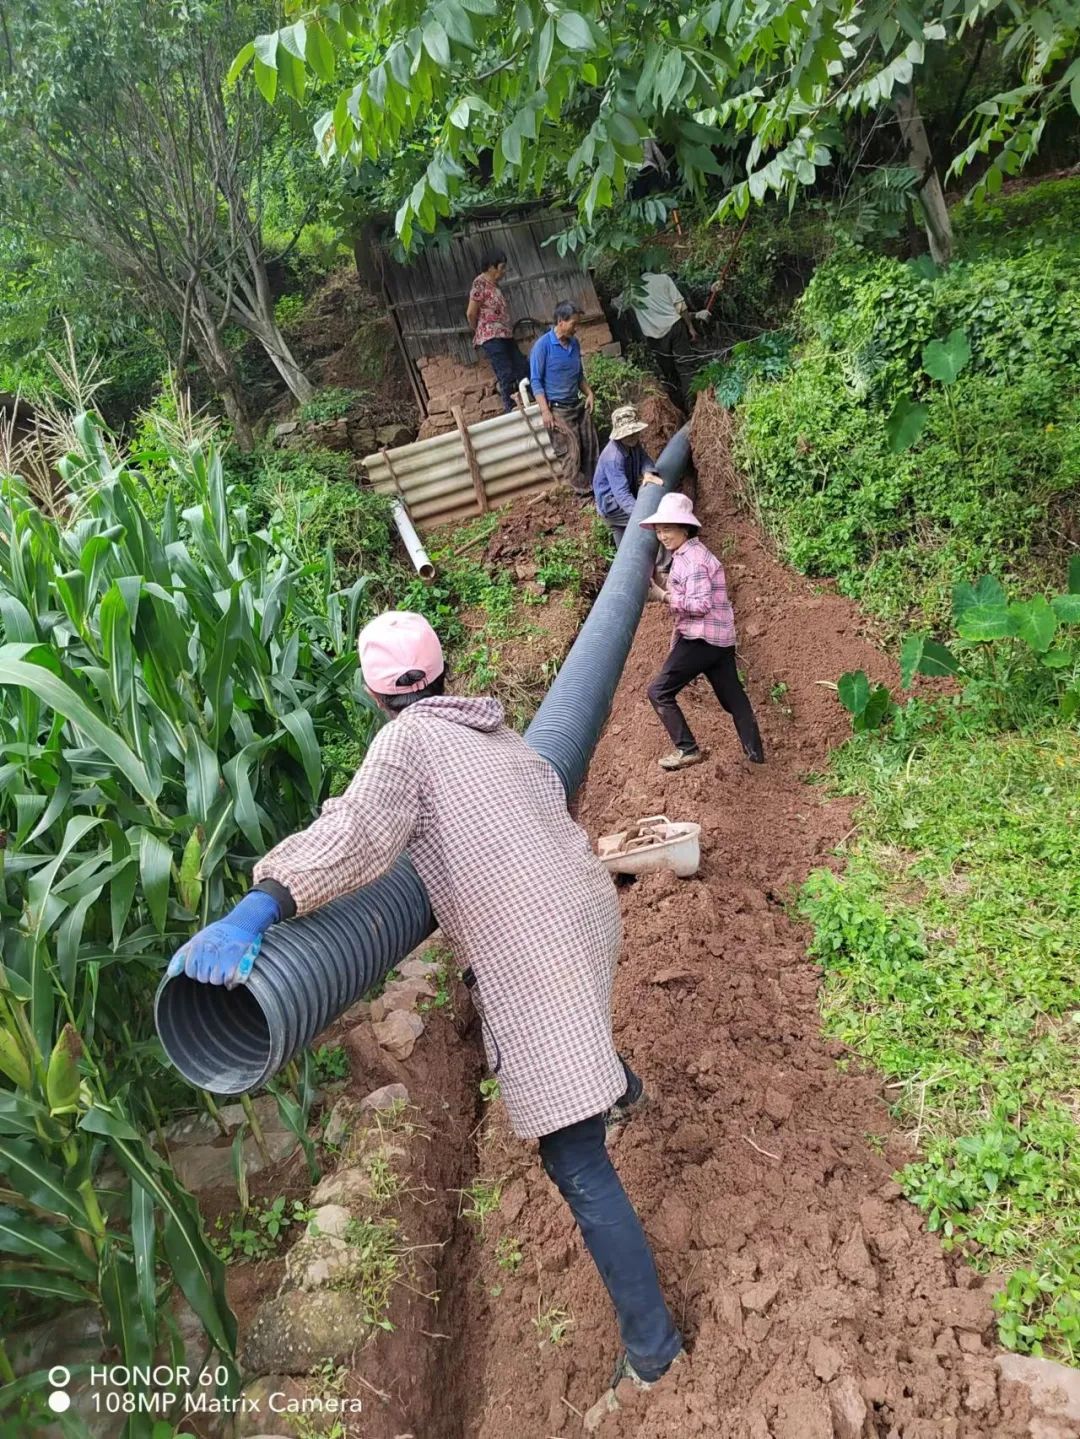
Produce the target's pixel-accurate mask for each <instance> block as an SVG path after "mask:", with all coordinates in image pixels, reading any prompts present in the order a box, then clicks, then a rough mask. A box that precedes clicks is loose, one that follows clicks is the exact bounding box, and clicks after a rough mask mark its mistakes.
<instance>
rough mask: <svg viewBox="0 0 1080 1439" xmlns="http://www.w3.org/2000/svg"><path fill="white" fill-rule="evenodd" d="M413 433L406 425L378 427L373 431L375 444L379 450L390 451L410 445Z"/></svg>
mask: <svg viewBox="0 0 1080 1439" xmlns="http://www.w3.org/2000/svg"><path fill="white" fill-rule="evenodd" d="M412 439H413V432H412V430H410V429H409V427H408V426H407V425H380V426H379V427H378V429H377V430H376V431H375V444H376V446H377V447H378V448H379V449H380V450H383V449H385V450H392V449H394V448H395V447H396V446H398V445H411V444H412Z"/></svg>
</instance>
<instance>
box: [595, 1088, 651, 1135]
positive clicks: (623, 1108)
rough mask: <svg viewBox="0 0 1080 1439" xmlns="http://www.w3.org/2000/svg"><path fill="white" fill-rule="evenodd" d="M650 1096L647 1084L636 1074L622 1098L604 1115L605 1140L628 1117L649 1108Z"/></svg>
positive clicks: (631, 1117)
mask: <svg viewBox="0 0 1080 1439" xmlns="http://www.w3.org/2000/svg"><path fill="white" fill-rule="evenodd" d="M648 1104H649V1096H648V1095H647V1094H646V1093H645V1085H644V1084H643V1083H642V1081H641V1080H640V1079H639V1078H638V1076H637V1075H636V1074H635V1075H634V1076H633V1077H632V1079H631V1082H630V1084H629V1085H628V1087H627V1090H626V1093H625V1094H624V1095H623V1097H622V1098H621V1099H617V1100H616V1101H615V1103H614V1104H613V1105H612V1106H611V1108H610V1109H609V1110H608V1112H607V1113H606V1114H605V1115H604V1131H605V1140H606V1139H609V1138H610V1137H611V1136H612V1135H613V1134H614V1133H615V1132H616V1131H617V1130H618V1129H620V1128H621V1126H622V1125H624V1124H625V1123H626V1121H627V1120H628V1119H633V1117H634V1115H635V1114H640V1113H641V1112H642V1111H643V1110H644V1109H646V1108H648Z"/></svg>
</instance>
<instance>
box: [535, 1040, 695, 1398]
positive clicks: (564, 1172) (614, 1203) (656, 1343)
mask: <svg viewBox="0 0 1080 1439" xmlns="http://www.w3.org/2000/svg"><path fill="white" fill-rule="evenodd" d="M623 1064H624V1067H625V1068H626V1069H627V1081H628V1085H627V1087H628V1090H631V1089H632V1088H633V1087H634V1086H633V1085H631V1084H630V1082H629V1081H630V1080H631V1079H633V1080H634V1081H635V1082H636V1080H637V1076H636V1075H634V1074H633V1073H632V1071H631V1070H630V1069H629V1068H628V1067H627V1066H626V1063H625V1060H624V1061H623ZM604 1132H605V1125H604V1116H603V1115H602V1114H597V1115H595V1116H594V1117H593V1118H592V1119H583V1120H582V1121H581V1123H580V1124H571V1125H570V1126H569V1127H568V1128H566V1129H557V1130H556V1131H555V1133H554V1134H545V1135H544V1137H543V1138H542V1139H541V1141H540V1159H541V1162H542V1164H543V1166H544V1169H545V1170H546V1171H547V1175H548V1178H549V1179H550V1180H551V1181H552V1182H553V1183H554V1184H555V1185H556V1187H557V1188H558V1191H559V1193H560V1194H561V1195H562V1197H563V1198H564V1199H565V1200H566V1202H567V1204H568V1205H569V1206H570V1210H571V1213H572V1214H573V1216H574V1218H575V1219H576V1220H577V1225H578V1228H579V1229H580V1230H581V1237H582V1239H583V1240H584V1241H585V1248H586V1249H587V1250H588V1251H589V1253H590V1254H591V1255H592V1259H593V1263H594V1264H595V1265H596V1267H597V1269H598V1270H599V1271H600V1278H601V1279H602V1280H603V1281H604V1285H605V1287H606V1288H607V1292H608V1294H609V1295H610V1296H611V1302H612V1304H613V1305H614V1306H615V1314H616V1317H617V1318H618V1321H619V1334H620V1336H621V1338H622V1342H623V1345H624V1347H625V1349H626V1353H627V1357H628V1358H629V1360H630V1363H631V1364H632V1365H633V1366H634V1369H635V1371H636V1372H637V1373H638V1374H639V1375H640V1376H641V1378H642V1379H645V1380H654V1379H658V1378H659V1377H660V1376H661V1374H663V1373H664V1371H665V1370H666V1369H667V1367H668V1366H669V1365H670V1363H671V1361H672V1360H673V1359H674V1358H675V1356H676V1354H678V1352H679V1350H680V1349H681V1348H682V1339H681V1337H680V1335H679V1331H678V1330H677V1329H676V1328H675V1324H674V1321H673V1320H672V1318H671V1315H670V1313H669V1312H668V1307H667V1305H666V1304H665V1303H664V1296H663V1294H661V1292H660V1280H659V1278H658V1277H657V1273H656V1264H655V1262H654V1260H653V1257H652V1251H651V1250H650V1248H649V1241H648V1240H647V1239H646V1238H645V1231H644V1229H642V1227H641V1220H640V1219H639V1218H638V1217H637V1214H636V1213H635V1210H634V1206H633V1205H632V1204H631V1203H630V1200H629V1199H628V1198H627V1194H626V1190H625V1189H624V1188H623V1187H622V1183H621V1182H620V1180H619V1176H618V1175H617V1174H616V1173H615V1166H614V1165H613V1164H612V1162H611V1160H610V1159H609V1157H608V1152H607V1148H606V1146H605V1144H604Z"/></svg>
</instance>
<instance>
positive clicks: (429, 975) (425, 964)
mask: <svg viewBox="0 0 1080 1439" xmlns="http://www.w3.org/2000/svg"><path fill="white" fill-rule="evenodd" d="M397 972H398V974H399V976H400V977H401V978H402V979H434V978H435V976H436V975H437V974H438V972H439V966H438V964H437V962H436V961H435V960H433V959H420V958H419V957H418V956H416V955H413V956H412V957H411V958H409V959H406V960H403V961H402V962H401V964H399V965H398V967H397Z"/></svg>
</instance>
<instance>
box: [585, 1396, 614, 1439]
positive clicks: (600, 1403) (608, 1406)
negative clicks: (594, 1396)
mask: <svg viewBox="0 0 1080 1439" xmlns="http://www.w3.org/2000/svg"><path fill="white" fill-rule="evenodd" d="M618 1412H619V1401H618V1399H616V1397H615V1390H614V1389H606V1390H605V1391H604V1393H603V1394H601V1395H600V1398H599V1399H598V1400H597V1401H596V1403H595V1404H594V1405H593V1406H592V1408H590V1409H588V1410H586V1412H585V1418H584V1419H583V1421H582V1424H583V1427H584V1429H585V1433H586V1434H595V1433H596V1431H597V1430H598V1429H599V1428H600V1425H601V1424H603V1422H604V1420H605V1419H606V1418H607V1417H608V1416H609V1415H610V1414H617V1413H618Z"/></svg>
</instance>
